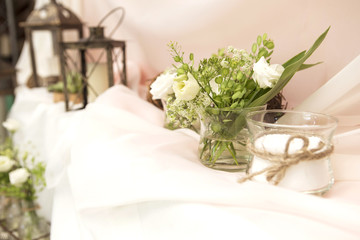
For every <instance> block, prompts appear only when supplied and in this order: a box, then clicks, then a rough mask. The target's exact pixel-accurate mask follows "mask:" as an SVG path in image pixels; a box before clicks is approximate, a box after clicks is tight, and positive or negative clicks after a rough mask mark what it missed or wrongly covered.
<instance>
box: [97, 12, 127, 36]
mask: <svg viewBox="0 0 360 240" xmlns="http://www.w3.org/2000/svg"><path fill="white" fill-rule="evenodd" d="M118 10H122V14H121V17H120V19H119V21H118V22H117V24H116V25H115V27H114V29H113V30H112V31H111V33H110V36H109V37H111V36H112V35H113V34H114V33H115V31H116V29H118V27H119V26H120V25H121V23H122V22H123V20H124V17H125V9H124V8H123V7H116V8H114V9H112V10H111V11H110V12H108V13H107V14H106V15H105V16H104V17H103V18H102V19H101V20H100V22H99V24H98V25H97V27H100V25H101V24H102V23H103V22H104V21H105V20H106V18H108V17H109V16H110V15H111V14H113V13H114V12H116V11H118Z"/></svg>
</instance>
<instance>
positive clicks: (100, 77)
mask: <svg viewBox="0 0 360 240" xmlns="http://www.w3.org/2000/svg"><path fill="white" fill-rule="evenodd" d="M94 67H95V69H93V68H94ZM87 71H88V74H89V73H91V72H92V73H91V75H90V77H89V79H88V83H89V84H90V86H91V87H88V93H89V94H88V95H89V102H93V101H94V100H95V99H96V97H97V96H98V95H100V94H101V93H103V92H105V90H106V89H108V88H109V80H108V72H107V65H106V63H98V64H97V65H96V66H95V64H94V63H89V64H88V65H87ZM94 91H95V92H96V93H95V92H94Z"/></svg>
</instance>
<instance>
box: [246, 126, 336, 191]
mask: <svg viewBox="0 0 360 240" xmlns="http://www.w3.org/2000/svg"><path fill="white" fill-rule="evenodd" d="M290 137H291V135H289V134H280V133H276V134H268V135H264V136H261V137H259V138H257V139H256V140H255V144H254V147H255V149H256V150H257V151H261V152H266V153H271V154H277V155H279V154H281V155H282V154H284V153H285V147H286V144H287V142H288V139H289V138H290ZM308 139H309V146H308V148H307V149H308V150H311V149H315V148H317V147H318V146H319V143H321V142H322V140H321V139H320V138H319V137H316V136H311V137H308ZM303 143H304V142H303V140H302V139H297V138H296V139H293V140H292V141H291V143H290V145H289V150H288V153H289V154H293V153H296V152H297V151H298V150H300V149H302V147H303ZM272 164H274V163H273V162H271V161H270V160H266V159H263V158H260V157H259V156H256V155H255V156H254V158H253V161H252V166H251V168H250V174H252V173H256V172H259V171H261V170H263V169H265V168H267V167H269V166H271V165H272ZM329 164H330V163H329V157H328V156H327V157H325V158H322V159H319V160H309V161H300V162H299V163H298V164H295V165H292V166H290V167H288V168H287V169H286V173H285V176H284V177H283V178H282V179H281V181H280V182H279V184H278V186H281V187H285V188H289V189H293V190H296V191H301V192H307V191H313V190H317V189H325V188H327V187H328V185H329V183H330V182H331V181H332V173H331V171H329V169H330V168H329ZM253 180H255V181H258V182H266V183H267V182H268V181H267V180H266V172H265V173H263V174H260V175H257V176H254V177H253Z"/></svg>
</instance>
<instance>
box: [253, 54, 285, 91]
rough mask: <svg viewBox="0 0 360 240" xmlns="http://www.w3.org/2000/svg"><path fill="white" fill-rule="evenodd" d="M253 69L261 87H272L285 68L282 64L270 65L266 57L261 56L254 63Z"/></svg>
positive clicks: (255, 78) (254, 76)
mask: <svg viewBox="0 0 360 240" xmlns="http://www.w3.org/2000/svg"><path fill="white" fill-rule="evenodd" d="M253 70H254V74H253V78H254V80H255V82H257V84H258V85H259V86H260V87H261V88H268V87H269V88H272V87H274V85H275V84H276V83H277V81H278V80H279V78H280V76H281V74H282V73H283V72H284V70H285V69H284V67H283V66H281V65H280V64H272V65H269V63H268V62H267V61H266V60H265V58H264V57H261V58H260V60H259V61H258V62H257V63H255V64H254V68H253Z"/></svg>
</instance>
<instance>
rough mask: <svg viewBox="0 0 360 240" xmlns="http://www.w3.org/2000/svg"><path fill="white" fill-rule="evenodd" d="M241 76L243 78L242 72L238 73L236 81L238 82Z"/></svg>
mask: <svg viewBox="0 0 360 240" xmlns="http://www.w3.org/2000/svg"><path fill="white" fill-rule="evenodd" d="M243 76H244V74H243V73H242V72H238V73H237V75H236V79H237V80H239V81H240V80H241V79H242V77H243Z"/></svg>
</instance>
